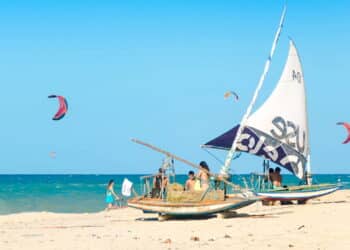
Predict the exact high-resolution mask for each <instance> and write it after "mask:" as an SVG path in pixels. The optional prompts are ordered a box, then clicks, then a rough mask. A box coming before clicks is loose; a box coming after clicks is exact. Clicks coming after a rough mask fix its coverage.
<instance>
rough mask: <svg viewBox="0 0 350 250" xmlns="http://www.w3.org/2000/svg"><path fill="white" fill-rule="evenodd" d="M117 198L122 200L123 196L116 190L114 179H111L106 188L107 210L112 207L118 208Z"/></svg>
mask: <svg viewBox="0 0 350 250" xmlns="http://www.w3.org/2000/svg"><path fill="white" fill-rule="evenodd" d="M115 200H118V201H119V200H121V197H119V196H118V195H117V194H116V193H115V192H114V180H110V181H109V182H108V185H107V189H106V203H107V210H108V209H112V208H117V206H116V205H115Z"/></svg>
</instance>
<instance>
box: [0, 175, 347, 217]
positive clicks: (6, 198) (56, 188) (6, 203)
mask: <svg viewBox="0 0 350 250" xmlns="http://www.w3.org/2000/svg"><path fill="white" fill-rule="evenodd" d="M140 176H141V175H0V214H10V213H18V212H28V211H49V212H63V213H88V212H97V211H101V210H103V209H104V208H105V203H104V199H105V188H106V183H107V182H108V181H109V180H110V179H114V181H115V183H116V185H115V191H116V192H117V193H120V189H121V183H122V182H123V179H124V178H128V179H129V180H130V181H132V182H133V183H134V187H135V190H136V191H137V192H138V193H142V185H141V182H140ZM243 177H244V178H246V179H249V175H240V176H234V177H233V181H234V182H235V183H238V184H241V185H243V184H242V178H243ZM186 178H187V177H186V176H185V175H178V176H176V181H177V182H180V183H184V182H185V180H186ZM313 179H314V182H316V183H337V182H338V181H339V180H340V181H342V182H343V183H344V187H343V188H346V189H350V174H323V175H314V176H313ZM283 183H284V184H287V185H291V184H298V183H299V181H298V179H296V178H295V177H294V176H292V175H284V176H283Z"/></svg>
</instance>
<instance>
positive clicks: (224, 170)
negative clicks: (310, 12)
mask: <svg viewBox="0 0 350 250" xmlns="http://www.w3.org/2000/svg"><path fill="white" fill-rule="evenodd" d="M286 10H287V6H286V5H285V6H284V8H283V11H282V16H281V19H280V22H279V26H278V29H277V32H276V34H275V38H274V40H273V43H272V47H271V51H270V54H269V57H268V59H267V61H266V62H265V67H264V71H263V73H262V75H261V77H260V79H259V82H258V86H257V88H256V89H255V92H254V96H253V99H252V100H251V102H250V104H249V106H248V108H247V111H246V113H245V114H244V116H243V118H242V121H241V123H240V126H239V128H238V131H237V134H236V137H235V138H234V140H233V142H232V146H231V149H230V150H229V152H228V153H227V156H226V160H225V164H224V165H223V166H222V168H221V171H220V173H221V174H222V175H223V176H228V175H229V171H230V166H231V162H232V159H233V157H234V154H235V151H236V147H237V143H238V140H239V139H240V137H241V134H242V132H243V129H244V127H245V124H246V123H247V120H248V117H249V116H250V113H251V111H252V108H253V106H254V104H255V102H256V99H257V97H258V94H259V92H260V89H261V87H262V85H263V83H264V80H265V78H266V75H267V72H268V71H269V68H270V65H271V59H272V57H273V55H274V52H275V49H276V45H277V42H278V40H279V37H280V34H281V30H282V27H283V23H284V18H285V14H286Z"/></svg>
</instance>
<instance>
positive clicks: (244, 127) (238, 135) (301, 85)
mask: <svg viewBox="0 0 350 250" xmlns="http://www.w3.org/2000/svg"><path fill="white" fill-rule="evenodd" d="M284 16H285V9H284V11H283V14H282V18H281V21H280V25H279V29H278V31H277V34H276V36H275V40H274V43H273V46H272V49H271V52H270V56H269V58H268V60H267V62H266V64H265V68H264V72H263V74H262V76H261V78H260V81H259V83H258V86H257V88H256V90H255V93H254V96H253V99H252V101H251V103H250V105H249V107H248V109H247V112H246V113H245V115H244V117H243V119H242V121H241V123H240V125H237V126H235V127H234V128H232V129H230V130H229V131H227V132H226V133H224V134H222V135H220V136H218V137H217V138H215V139H213V140H211V141H209V142H207V143H206V144H204V145H203V147H205V148H215V149H223V150H229V154H228V155H231V156H229V157H228V159H226V163H225V166H224V167H223V168H222V173H223V174H227V173H228V171H229V168H230V157H231V158H232V155H234V153H235V151H236V150H237V151H241V152H246V153H248V154H252V155H256V156H260V157H263V158H264V159H267V160H269V161H271V162H274V163H275V164H278V165H279V166H282V167H283V168H285V169H287V170H288V171H290V172H291V173H293V174H294V175H295V176H296V177H298V178H299V179H300V180H302V181H303V182H304V184H305V185H301V186H293V187H282V188H276V189H271V188H268V185H265V183H266V180H267V177H268V171H267V170H268V167H266V165H265V166H264V172H265V176H263V177H265V178H260V177H261V176H259V178H258V179H259V180H260V183H259V184H258V185H257V186H258V188H257V189H255V190H254V191H255V192H256V195H257V196H259V197H261V198H262V199H263V200H283V201H291V200H296V201H298V202H299V203H304V202H305V201H307V200H308V199H312V198H315V197H319V196H323V195H327V194H330V193H332V192H335V191H336V190H338V189H339V186H338V185H331V184H322V185H312V176H311V165H310V145H309V129H308V117H307V105H306V91H305V82H304V74H303V70H302V66H301V61H300V58H299V54H298V51H297V49H296V47H295V44H294V42H293V41H292V40H290V44H289V53H288V57H287V61H286V64H285V67H284V70H283V73H282V75H281V77H280V80H279V82H278V83H277V86H276V87H275V89H274V90H273V92H272V93H271V95H270V96H269V97H268V98H267V100H266V101H265V102H264V103H263V104H262V105H261V106H260V107H259V108H258V109H257V110H256V111H255V112H254V113H252V114H251V110H252V107H253V105H254V103H255V101H256V99H257V97H258V94H259V91H260V89H261V87H262V85H263V82H264V79H265V76H266V74H267V72H268V70H269V66H270V62H271V59H272V56H273V54H274V50H275V48H276V45H277V42H278V40H279V36H280V31H281V29H282V26H283V21H284Z"/></svg>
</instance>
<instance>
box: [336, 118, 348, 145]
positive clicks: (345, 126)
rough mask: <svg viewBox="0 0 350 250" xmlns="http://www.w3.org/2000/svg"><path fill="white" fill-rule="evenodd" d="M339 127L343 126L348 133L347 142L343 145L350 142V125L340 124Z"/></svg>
mask: <svg viewBox="0 0 350 250" xmlns="http://www.w3.org/2000/svg"><path fill="white" fill-rule="evenodd" d="M337 125H343V126H344V128H345V129H346V130H347V131H348V137H347V138H346V140H345V141H343V144H346V143H348V142H350V124H349V123H346V122H338V123H337Z"/></svg>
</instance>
